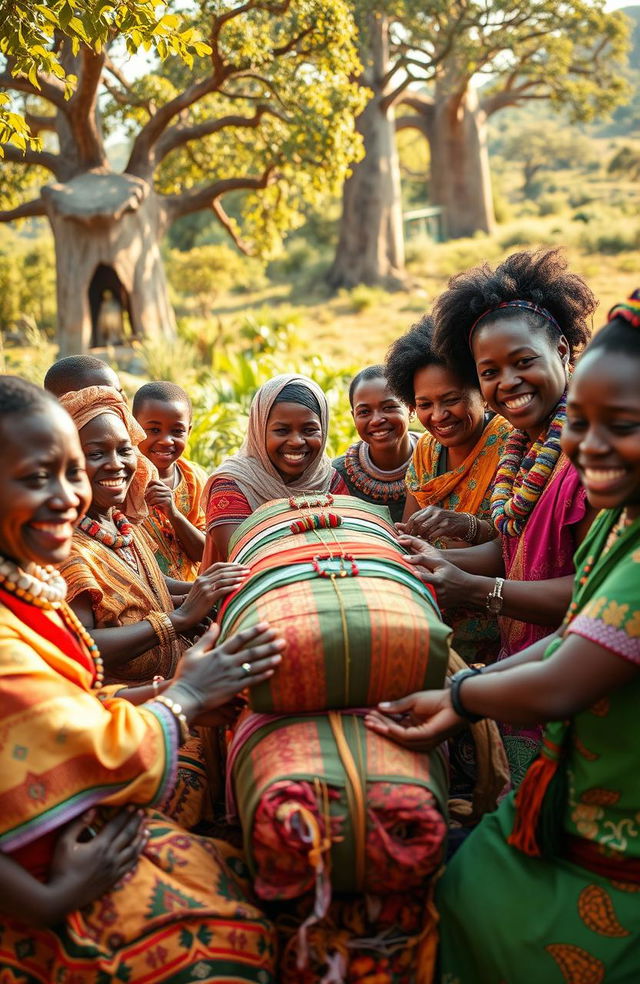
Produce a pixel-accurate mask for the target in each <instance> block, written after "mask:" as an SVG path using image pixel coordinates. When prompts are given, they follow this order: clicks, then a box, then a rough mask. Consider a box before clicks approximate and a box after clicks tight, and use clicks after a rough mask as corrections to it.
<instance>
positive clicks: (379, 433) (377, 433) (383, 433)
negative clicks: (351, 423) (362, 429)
mask: <svg viewBox="0 0 640 984" xmlns="http://www.w3.org/2000/svg"><path fill="white" fill-rule="evenodd" d="M389 433H391V432H390V431H388V430H383V431H371V432H370V436H371V437H386V436H387V434H389Z"/></svg>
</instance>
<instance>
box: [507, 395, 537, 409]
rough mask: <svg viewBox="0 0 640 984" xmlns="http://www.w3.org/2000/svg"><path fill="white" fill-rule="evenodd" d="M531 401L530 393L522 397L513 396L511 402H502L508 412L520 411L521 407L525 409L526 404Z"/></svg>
mask: <svg viewBox="0 0 640 984" xmlns="http://www.w3.org/2000/svg"><path fill="white" fill-rule="evenodd" d="M532 399H533V394H532V393H525V394H524V395H523V396H514V397H513V399H511V400H504V405H505V407H507V408H508V409H509V410H520V409H522V407H526V406H527V404H529V403H531V401H532Z"/></svg>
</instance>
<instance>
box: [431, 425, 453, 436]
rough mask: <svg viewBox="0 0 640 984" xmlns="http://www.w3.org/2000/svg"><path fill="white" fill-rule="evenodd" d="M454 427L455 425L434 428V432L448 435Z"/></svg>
mask: <svg viewBox="0 0 640 984" xmlns="http://www.w3.org/2000/svg"><path fill="white" fill-rule="evenodd" d="M455 426H456V425H455V424H447V426H446V427H436V428H435V430H437V432H438V434H448V433H449V431H452V430H453V428H454V427H455Z"/></svg>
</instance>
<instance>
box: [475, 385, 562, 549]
mask: <svg viewBox="0 0 640 984" xmlns="http://www.w3.org/2000/svg"><path fill="white" fill-rule="evenodd" d="M566 419H567V392H566V390H565V392H564V393H563V395H562V399H561V400H560V402H559V403H558V406H557V407H556V413H555V416H554V418H553V420H552V421H551V424H550V425H549V428H548V430H546V431H543V433H542V434H541V435H540V437H539V438H538V440H537V441H534V443H533V444H532V445H531V447H529V444H530V440H531V439H530V437H529V435H528V434H527V432H526V431H523V430H514V431H513V433H512V435H511V437H510V438H509V441H508V443H507V447H506V449H505V452H504V455H503V456H502V459H501V461H500V466H499V468H498V474H497V475H496V483H495V486H494V489H493V495H492V496H491V517H492V519H493V522H494V525H495V527H496V529H497V530H498V532H499V533H501V534H502V535H503V536H520V534H521V533H522V531H523V529H524V527H525V524H526V522H527V520H528V519H529V516H530V515H531V513H532V512H533V509H534V507H535V505H536V503H537V502H538V500H539V498H540V496H541V495H542V493H543V491H544V489H545V486H546V484H547V482H548V481H549V477H550V475H551V473H552V472H553V469H554V468H555V466H556V464H557V462H558V458H559V457H560V452H561V448H560V435H561V434H562V428H563V426H564V422H565V420H566ZM527 448H528V450H527Z"/></svg>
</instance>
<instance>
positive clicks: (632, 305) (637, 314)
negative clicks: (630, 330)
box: [607, 290, 640, 328]
mask: <svg viewBox="0 0 640 984" xmlns="http://www.w3.org/2000/svg"><path fill="white" fill-rule="evenodd" d="M615 318H622V319H623V320H624V321H628V322H629V324H630V325H632V326H633V327H634V328H640V290H634V292H633V294H632V295H631V297H628V298H627V300H626V301H623V303H622V304H614V306H613V307H612V308H611V310H610V311H609V314H608V315H607V320H608V321H613V320H614V319H615Z"/></svg>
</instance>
